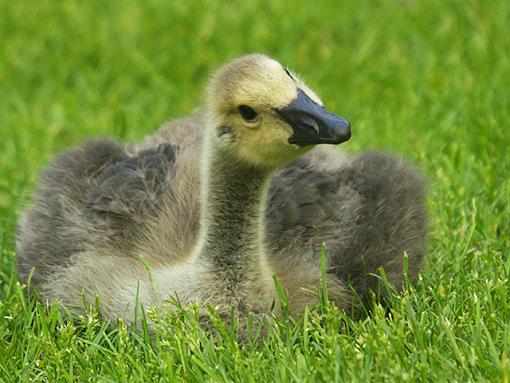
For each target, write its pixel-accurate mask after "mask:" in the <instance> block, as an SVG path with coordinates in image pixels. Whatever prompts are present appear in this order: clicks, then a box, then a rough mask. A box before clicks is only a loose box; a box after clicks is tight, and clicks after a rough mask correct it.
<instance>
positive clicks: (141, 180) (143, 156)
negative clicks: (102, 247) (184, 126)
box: [85, 144, 178, 222]
mask: <svg viewBox="0 0 510 383" xmlns="http://www.w3.org/2000/svg"><path fill="white" fill-rule="evenodd" d="M177 150H178V148H177V146H175V145H172V144H161V145H159V146H157V147H156V148H154V149H147V150H144V151H141V152H140V153H138V155H137V156H136V157H132V158H129V159H126V160H124V161H121V162H118V163H116V164H114V165H112V166H110V167H108V168H106V169H105V170H104V171H103V173H102V175H101V179H102V180H101V182H99V184H98V185H97V186H96V187H94V188H93V189H91V190H90V191H89V192H88V193H87V196H86V201H85V203H86V205H87V206H88V208H90V209H91V210H92V211H94V212H96V213H98V214H108V215H110V216H114V217H118V218H129V219H132V220H134V221H136V222H140V221H143V220H144V218H145V217H146V216H147V215H148V214H149V213H150V212H151V211H153V210H154V209H155V208H156V207H157V206H158V201H159V200H160V198H159V197H160V196H161V193H162V192H164V191H165V190H169V189H170V188H169V183H170V180H171V174H172V166H173V164H174V162H175V158H176V155H177Z"/></svg>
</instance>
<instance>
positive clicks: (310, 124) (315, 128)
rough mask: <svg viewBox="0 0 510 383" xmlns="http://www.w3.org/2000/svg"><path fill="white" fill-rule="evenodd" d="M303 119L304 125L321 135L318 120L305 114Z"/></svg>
mask: <svg viewBox="0 0 510 383" xmlns="http://www.w3.org/2000/svg"><path fill="white" fill-rule="evenodd" d="M301 121H302V123H303V127H305V128H306V129H308V130H310V131H311V132H313V133H315V134H317V135H319V124H317V121H315V119H313V118H312V117H310V116H306V115H305V116H303V118H302V120H301Z"/></svg>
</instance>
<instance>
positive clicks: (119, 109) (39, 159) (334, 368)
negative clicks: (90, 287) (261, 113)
mask: <svg viewBox="0 0 510 383" xmlns="http://www.w3.org/2000/svg"><path fill="white" fill-rule="evenodd" d="M509 20H510V2H508V1H507V0H498V1H490V2H489V1H483V0H480V1H460V0H459V1H455V0H452V1H443V0H434V1H413V0H407V1H404V0H402V1H397V0H379V1H373V2H370V4H369V3H368V2H359V1H355V0H346V1H342V2H337V1H327V2H307V3H304V2H303V3H302V4H297V3H295V2H291V1H285V0H277V1H262V0H254V1H251V2H246V3H240V4H238V5H234V4H233V3H232V4H231V3H230V2H228V3H227V2H223V3H220V2H215V1H207V0H199V1H190V2H182V3H180V2H171V1H148V2H144V3H143V4H142V2H137V3H135V2H130V1H126V2H109V3H108V4H106V2H105V3H103V2H102V1H90V2H78V1H76V2H72V1H65V2H57V1H39V2H29V1H8V0H0V241H1V242H0V381H6V382H10V381H13V382H16V381H50V382H55V381H64V382H65V381H89V380H90V381H96V380H97V381H103V382H109V381H112V382H113V381H130V382H131V381H137V380H138V381H173V380H176V381H182V380H184V381H272V380H275V381H299V382H301V381H315V380H318V381H328V382H329V381H338V382H342V381H346V380H347V381H351V380H352V381H361V382H365V381H368V380H374V381H383V380H387V381H414V380H424V381H459V382H464V381H477V382H478V381H491V382H496V381H502V382H509V381H510V281H509V278H510V257H509V250H510V177H509V174H510V155H509V153H510V151H509V146H510V33H508V31H509ZM252 51H261V52H265V53H268V54H270V55H273V56H275V57H276V58H278V59H279V60H281V61H282V62H284V63H285V64H287V65H289V66H290V67H291V68H293V69H295V70H296V71H297V72H298V73H301V74H302V75H303V77H304V78H305V79H306V80H307V81H308V83H309V84H310V85H311V86H312V88H314V89H316V90H318V92H319V93H320V95H321V96H322V98H323V99H324V101H325V102H326V104H327V106H329V107H330V108H331V109H332V110H335V111H337V112H339V113H340V114H341V115H343V116H346V117H348V118H349V120H351V122H352V124H353V138H352V139H351V141H350V142H348V143H347V144H345V145H343V148H344V149H345V150H348V151H351V152H356V151H360V150H362V149H364V148H369V147H370V148H381V149H387V150H391V151H394V152H399V153H402V154H403V155H405V156H406V157H408V158H410V159H412V160H414V161H415V162H417V163H419V164H420V166H421V167H422V168H423V169H424V171H425V173H426V174H427V175H428V178H429V180H430V192H429V199H428V205H429V210H430V246H429V253H428V257H427V263H426V265H425V267H424V270H423V273H422V275H421V279H420V280H419V282H418V283H417V285H416V286H415V287H414V288H409V289H408V290H407V291H406V292H405V293H404V294H403V295H402V296H396V297H394V298H393V299H392V301H391V304H390V314H389V315H385V312H384V310H383V309H382V308H381V307H376V309H375V311H374V312H373V314H372V315H371V316H370V317H368V318H365V319H362V320H353V319H350V318H348V317H345V315H344V314H342V313H340V312H339V311H338V310H337V309H335V308H334V307H332V306H331V305H328V304H325V305H324V307H322V308H321V310H313V311H312V312H310V313H307V315H306V316H305V317H304V318H303V319H302V320H298V321H292V320H290V319H278V320H276V321H275V324H274V332H273V333H271V334H270V335H268V336H267V337H266V338H265V339H263V340H256V339H252V340H251V341H249V342H247V343H245V344H242V345H238V344H237V343H236V342H235V336H234V335H233V331H234V330H235V329H233V328H231V327H229V326H224V325H221V324H218V329H217V331H216V332H215V333H211V332H205V331H204V330H202V329H200V328H199V327H198V325H197V321H196V320H195V314H194V312H193V310H181V311H179V312H178V313H174V314H168V313H167V314H166V315H164V317H165V318H163V319H161V323H160V324H159V325H158V327H159V330H158V331H156V332H155V334H154V336H152V337H149V336H148V335H147V334H146V333H144V332H143V331H142V332H138V333H133V332H132V331H130V330H129V329H127V328H126V327H125V326H123V325H120V326H118V327H110V326H108V324H107V323H105V322H103V321H101V320H99V319H98V318H97V316H96V315H94V313H93V312H92V313H91V314H90V315H88V316H86V317H84V318H82V319H79V318H78V319H75V320H74V321H71V320H65V319H62V317H61V315H60V313H59V310H58V307H56V306H53V307H51V308H49V309H46V308H44V307H42V306H41V305H40V303H38V301H37V300H36V299H34V298H26V297H25V295H24V293H23V290H22V289H21V287H20V286H19V284H18V282H17V279H16V276H15V267H14V258H15V251H14V235H15V222H16V217H17V216H18V215H19V213H20V212H21V211H22V209H23V206H24V205H25V204H26V203H27V202H28V201H29V200H30V195H31V193H32V190H33V187H34V184H35V183H36V180H37V176H38V173H39V171H40V169H41V168H42V167H43V166H44V165H45V164H46V163H48V161H49V160H50V158H51V157H52V156H53V155H54V154H55V153H56V152H58V151H59V150H61V149H63V148H66V147H69V146H70V145H74V144H77V143H80V142H82V141H83V140H85V139H86V138H88V137H97V136H104V135H110V136H117V137H120V138H122V139H126V140H136V139H140V138H141V137H143V136H144V135H145V134H148V133H151V132H153V131H154V130H155V129H156V128H157V125H158V124H159V123H161V122H162V121H164V120H165V119H167V118H169V117H175V116H180V115H185V114H187V113H190V112H191V111H192V110H193V108H194V107H195V106H196V105H197V104H199V103H200V101H201V97H202V96H201V90H202V88H203V86H204V83H205V81H206V79H207V75H208V73H209V72H210V71H211V70H213V69H214V68H216V67H217V66H218V65H220V64H221V63H223V62H225V61H226V60H228V59H230V58H232V57H235V56H237V55H240V54H242V53H247V52H252Z"/></svg>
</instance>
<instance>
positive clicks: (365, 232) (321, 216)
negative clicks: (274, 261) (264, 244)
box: [266, 152, 426, 295]
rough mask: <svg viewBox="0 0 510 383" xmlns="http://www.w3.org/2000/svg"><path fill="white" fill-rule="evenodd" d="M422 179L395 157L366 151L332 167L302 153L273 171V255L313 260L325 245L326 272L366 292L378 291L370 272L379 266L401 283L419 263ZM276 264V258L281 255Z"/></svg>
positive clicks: (423, 231) (269, 237) (270, 228)
mask: <svg viewBox="0 0 510 383" xmlns="http://www.w3.org/2000/svg"><path fill="white" fill-rule="evenodd" d="M424 189H425V187H424V181H423V178H422V177H421V175H420V174H419V173H417V172H416V170H415V169H413V168H412V167H410V166H409V165H407V164H405V163H403V162H402V161H400V160H398V159H397V158H395V157H393V156H391V155H388V154H385V153H379V152H366V153H363V154H361V155H360V156H358V157H356V158H354V159H353V160H351V161H349V162H347V163H345V164H342V165H341V166H338V167H336V168H331V167H330V168H328V166H327V163H324V162H323V163H321V164H318V163H317V162H314V161H313V160H312V159H311V158H308V157H305V158H302V159H299V160H298V161H295V162H294V163H292V164H291V165H289V166H288V167H287V168H285V169H284V170H282V171H281V172H280V173H278V174H277V175H276V176H275V178H274V179H273V183H272V185H271V189H270V194H269V199H268V207H267V213H266V218H267V219H266V221H267V241H268V243H269V245H270V247H271V249H272V254H274V255H273V257H275V258H277V257H281V258H284V257H287V258H288V259H289V260H291V259H295V258H298V259H299V258H304V259H303V260H310V259H313V258H315V259H317V261H318V259H319V258H320V254H321V246H322V243H325V245H326V255H327V261H328V269H329V270H328V272H330V273H333V274H335V275H337V276H338V277H339V278H341V279H342V280H343V281H346V282H348V283H351V284H352V285H353V287H354V288H355V289H356V291H357V292H358V293H359V294H360V295H363V294H364V293H365V292H366V291H367V290H368V289H372V290H373V289H375V288H376V285H377V281H378V279H377V278H376V277H373V278H370V277H369V276H370V275H374V274H376V273H378V270H379V268H381V267H382V268H384V269H385V272H386V274H387V276H388V279H389V281H390V282H392V283H394V284H395V285H398V286H399V285H400V283H401V282H402V281H403V258H404V253H406V254H407V255H408V257H409V263H408V264H409V270H408V273H409V277H410V278H411V279H414V278H415V277H416V275H417V271H418V270H419V268H420V265H421V263H422V259H423V254H424V252H425V243H426V213H425V204H424ZM280 263H281V259H280Z"/></svg>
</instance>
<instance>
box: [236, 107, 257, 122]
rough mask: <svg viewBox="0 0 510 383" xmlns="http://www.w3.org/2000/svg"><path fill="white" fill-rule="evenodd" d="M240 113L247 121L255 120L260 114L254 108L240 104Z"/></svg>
mask: <svg viewBox="0 0 510 383" xmlns="http://www.w3.org/2000/svg"><path fill="white" fill-rule="evenodd" d="M239 114H240V115H241V117H242V118H243V120H244V121H246V122H255V120H256V119H257V116H258V113H257V112H256V111H255V110H254V109H253V108H250V107H249V106H248V105H240V106H239Z"/></svg>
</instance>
